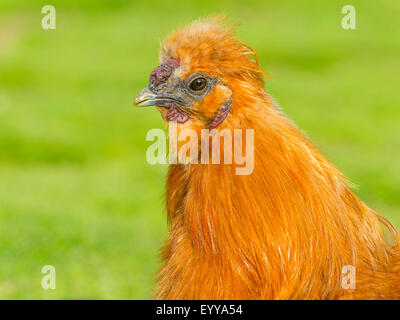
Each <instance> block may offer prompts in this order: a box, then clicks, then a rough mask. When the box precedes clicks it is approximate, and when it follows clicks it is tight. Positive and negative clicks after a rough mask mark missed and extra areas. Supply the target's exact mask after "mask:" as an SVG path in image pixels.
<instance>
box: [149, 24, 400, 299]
mask: <svg viewBox="0 0 400 320" xmlns="http://www.w3.org/2000/svg"><path fill="white" fill-rule="evenodd" d="M232 32H233V31H232V29H229V28H228V29H227V28H224V27H223V26H222V23H220V22H219V21H218V20H217V19H208V20H202V21H197V22H194V23H193V24H191V25H190V26H188V27H186V28H184V29H181V30H178V31H176V32H174V33H172V35H170V36H169V38H168V39H167V41H166V42H165V44H164V45H163V47H162V49H161V54H160V62H165V61H167V60H168V59H171V58H173V59H176V61H179V67H178V68H177V69H174V71H173V74H172V75H171V77H170V78H169V79H168V80H167V82H166V85H169V84H170V83H172V81H174V80H173V79H174V77H175V78H179V79H180V80H182V81H184V79H186V78H188V77H189V76H190V75H192V74H193V73H196V72H197V73H198V72H200V73H201V74H205V75H207V76H210V79H211V78H212V79H214V78H213V77H215V79H218V80H216V82H215V85H214V87H213V88H212V89H210V91H209V92H208V93H207V95H206V96H205V97H204V98H202V99H197V98H196V99H193V101H194V102H193V103H192V102H191V104H190V107H187V108H185V107H182V106H180V107H177V110H179V111H180V112H181V113H187V114H188V115H189V116H190V117H189V120H188V121H186V120H185V121H184V122H182V123H178V131H180V130H182V129H184V128H191V129H193V130H195V131H197V132H198V133H199V137H200V130H201V129H203V128H207V125H209V124H210V121H212V119H213V118H215V116H216V115H217V114H218V110H219V109H220V107H221V104H223V103H224V101H231V106H230V111H229V114H228V115H227V116H226V117H225V118H224V119H223V121H222V122H221V123H220V124H219V125H218V127H217V129H218V130H223V129H227V130H230V131H233V130H234V129H238V128H240V129H254V171H253V172H252V173H251V174H250V175H237V174H235V167H237V163H235V162H234V163H233V164H224V163H222V164H201V163H199V164H193V163H192V164H173V165H171V166H170V169H169V173H168V178H167V183H166V200H167V201H166V203H167V212H168V218H169V234H168V238H167V240H166V243H165V246H164V248H163V255H162V256H163V260H164V266H163V267H162V269H161V270H160V272H159V280H158V286H157V292H156V297H157V298H159V299H400V246H399V242H398V236H397V233H396V231H395V229H394V228H393V227H392V225H391V224H390V223H389V222H388V221H386V220H385V219H384V218H382V217H381V216H379V215H378V214H376V213H375V212H374V211H373V210H371V209H370V208H368V207H367V206H366V205H365V204H364V203H362V202H361V201H360V200H359V199H358V198H357V197H356V196H355V195H354V194H353V193H352V191H351V190H350V189H349V187H348V186H347V184H346V180H345V178H344V177H343V175H342V174H341V173H340V171H339V170H338V169H337V168H335V167H334V166H333V165H332V164H331V163H330V162H329V161H328V160H327V159H326V158H325V157H324V156H322V155H321V153H320V152H319V151H318V150H317V149H316V148H315V147H314V146H313V145H312V144H311V143H310V142H309V140H308V139H307V138H306V137H304V136H303V135H302V134H301V133H300V132H299V130H298V129H297V128H296V127H295V126H294V125H293V123H292V122H291V121H290V120H288V119H287V118H286V117H285V115H284V114H283V113H282V112H281V111H280V109H279V108H278V107H277V106H276V105H275V104H274V102H273V101H272V100H271V98H270V97H269V95H268V94H267V93H266V92H265V90H264V87H263V85H264V83H263V75H264V73H263V72H262V71H261V70H260V68H259V67H258V65H257V62H256V61H255V59H254V57H255V54H254V52H253V51H252V50H251V49H250V48H249V47H248V46H246V45H244V44H243V43H241V42H239V41H237V40H236V39H234V37H233V35H232ZM174 61H175V60H174ZM179 79H178V80H179ZM206 79H207V78H206ZM157 90H158V89H157ZM160 90H161V89H160ZM153 92H156V91H154V90H153ZM171 92H172V91H171ZM190 101H192V100H190ZM159 109H160V111H161V113H162V115H163V117H164V119H166V120H168V119H169V118H168V117H169V115H168V108H167V107H165V106H159ZM243 149H244V150H245V146H243ZM211 151H213V150H211ZM214 151H215V150H214ZM382 225H383V226H384V227H385V228H386V229H387V230H389V232H390V235H391V241H388V240H386V239H385V237H384V232H383V228H382ZM389 242H390V243H389ZM346 265H353V266H355V267H356V288H355V289H344V288H343V287H342V282H341V279H342V268H343V266H346Z"/></svg>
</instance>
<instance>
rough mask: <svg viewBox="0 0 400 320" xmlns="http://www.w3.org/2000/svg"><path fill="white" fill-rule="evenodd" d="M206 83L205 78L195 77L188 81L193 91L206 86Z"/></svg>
mask: <svg viewBox="0 0 400 320" xmlns="http://www.w3.org/2000/svg"><path fill="white" fill-rule="evenodd" d="M206 84H207V81H206V79H204V78H196V79H194V80H193V81H192V82H191V83H190V85H189V87H190V89H192V90H194V91H200V90H203V89H204V88H205V87H206Z"/></svg>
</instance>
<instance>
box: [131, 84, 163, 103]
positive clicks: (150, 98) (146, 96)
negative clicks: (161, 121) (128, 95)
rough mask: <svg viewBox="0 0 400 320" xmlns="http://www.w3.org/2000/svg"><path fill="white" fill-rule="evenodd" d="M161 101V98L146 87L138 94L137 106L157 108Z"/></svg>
mask: <svg viewBox="0 0 400 320" xmlns="http://www.w3.org/2000/svg"><path fill="white" fill-rule="evenodd" d="M159 101H160V99H159V97H158V96H157V95H156V94H154V93H153V92H152V91H151V90H150V89H149V87H146V88H144V89H143V90H141V91H140V92H139V93H138V94H137V96H136V98H135V105H136V106H137V107H148V106H156V105H157V103H158V102H159Z"/></svg>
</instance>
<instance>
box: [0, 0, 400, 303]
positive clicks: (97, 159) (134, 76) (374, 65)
mask: <svg viewBox="0 0 400 320" xmlns="http://www.w3.org/2000/svg"><path fill="white" fill-rule="evenodd" d="M46 4H52V5H54V6H55V7H56V10H57V29H56V30H51V31H45V30H43V29H42V28H41V19H42V17H43V15H42V14H41V8H42V6H43V5H46ZM346 4H353V5H354V6H355V7H356V10H357V30H353V31H346V30H343V29H342V28H341V19H342V14H341V8H342V6H343V5H346ZM218 12H222V13H226V15H227V16H228V17H229V18H230V19H231V21H232V22H233V23H234V24H238V23H240V24H241V26H240V27H239V28H238V29H237V33H238V37H239V38H241V39H242V40H243V41H245V42H246V43H248V44H249V45H250V46H251V47H253V48H254V49H255V50H257V52H258V59H259V62H260V64H261V66H262V68H263V69H264V70H265V71H266V72H267V73H269V74H270V75H271V77H272V78H273V79H272V80H268V81H267V83H266V89H267V91H268V92H269V93H271V94H272V95H273V96H274V97H275V98H276V99H277V100H278V101H279V103H280V104H281V106H282V108H283V109H284V111H285V112H286V113H287V114H288V115H289V116H290V117H291V118H292V119H293V120H294V121H295V122H296V123H297V124H298V126H299V127H300V128H301V129H302V130H303V131H304V132H305V133H306V134H307V135H308V136H309V137H310V138H311V139H312V140H313V141H314V142H315V144H316V145H317V146H318V147H319V148H320V149H321V150H322V151H323V152H324V153H325V154H326V155H327V156H328V158H329V159H330V160H332V161H333V162H334V163H335V164H336V165H337V166H338V167H339V168H340V169H341V170H342V171H343V172H344V173H345V174H346V175H347V176H348V177H349V178H350V179H351V180H352V181H353V182H354V183H355V184H357V185H359V189H358V190H356V193H357V194H358V195H359V197H360V198H361V199H362V200H363V201H365V202H366V203H367V204H369V205H370V206H371V207H372V208H374V209H376V210H377V211H378V212H380V213H381V214H382V215H384V216H385V217H388V218H389V219H390V220H391V221H392V222H393V223H394V224H395V225H396V226H397V227H399V226H400V90H399V89H400V81H399V74H400V59H399V58H400V36H399V35H400V21H399V17H400V2H396V1H393V0H381V1H372V0H368V1H366V0H363V1H361V0H352V1H347V0H346V1H320V0H315V1H301V2H300V1H286V0H276V1H275V0H274V1H273V0H267V1H255V0H252V1H235V2H233V1H215V0H213V1H211V0H202V1H194V2H192V3H191V2H186V1H177V0H173V1H166V0H165V1H157V2H151V1H150V2H147V1H146V2H144V1H143V2H134V1H106V0H101V1H99V0H97V1H95V0H90V1H82V0H79V1H78V0H74V1H67V0H62V1H57V0H52V1H36V0H32V1H30V2H29V3H27V1H20V0H17V1H15V0H2V1H1V3H0V298H3V299H16V298H19V299H43V298H48V299H61V298H66V299H72V298H78V299H81V298H82V299H86V298H95V299H97V298H101V299H106V298H110V299H126V298H130V299H147V298H151V296H152V295H151V292H152V288H153V285H154V274H155V272H156V270H157V268H158V267H159V261H158V258H157V256H158V248H159V247H160V246H161V244H162V241H163V239H164V237H165V236H166V217H165V213H164V211H163V203H162V194H163V186H164V178H165V173H166V169H167V168H166V166H151V165H149V164H148V163H147V162H146V159H145V152H146V148H147V147H148V146H149V144H151V143H150V142H146V141H145V135H146V132H147V131H148V130H149V129H151V128H155V127H159V128H163V127H164V126H163V123H162V120H161V118H160V116H159V114H158V112H157V111H156V110H155V109H150V108H147V109H135V108H133V107H132V102H133V99H134V97H135V95H136V93H137V92H138V91H139V90H140V89H141V88H142V87H144V86H145V85H147V82H148V76H149V73H150V72H151V70H152V69H153V68H154V67H155V66H156V65H157V61H158V60H157V54H158V48H159V41H160V40H161V39H162V38H163V37H165V36H166V35H167V33H168V32H169V31H170V30H172V29H176V28H178V27H180V26H182V25H184V24H186V23H188V22H190V21H191V20H193V19H195V18H198V17H202V16H206V15H208V14H210V13H218ZM46 264H50V265H54V266H55V267H56V270H57V289H56V290H47V291H46V290H43V289H42V287H41V279H42V276H43V275H42V274H41V268H42V266H43V265H46Z"/></svg>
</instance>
